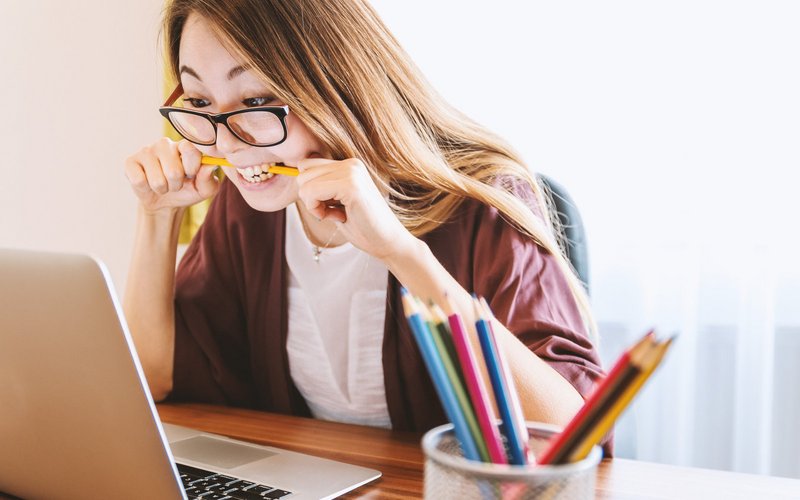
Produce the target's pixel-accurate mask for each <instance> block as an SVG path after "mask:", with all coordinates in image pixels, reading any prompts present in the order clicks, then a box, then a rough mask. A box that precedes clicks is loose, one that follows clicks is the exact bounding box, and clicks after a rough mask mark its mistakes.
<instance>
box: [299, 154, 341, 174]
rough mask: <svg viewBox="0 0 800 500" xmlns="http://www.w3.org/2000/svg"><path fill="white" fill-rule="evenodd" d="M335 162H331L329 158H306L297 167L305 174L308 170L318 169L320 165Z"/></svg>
mask: <svg viewBox="0 0 800 500" xmlns="http://www.w3.org/2000/svg"><path fill="white" fill-rule="evenodd" d="M334 161H335V160H330V159H328V158H319V157H316V158H306V159H304V160H300V161H298V162H297V163H296V164H295V166H296V167H297V170H298V171H300V173H303V172H305V171H306V170H308V169H310V168H314V167H318V166H320V165H327V164H328V163H333V162H334Z"/></svg>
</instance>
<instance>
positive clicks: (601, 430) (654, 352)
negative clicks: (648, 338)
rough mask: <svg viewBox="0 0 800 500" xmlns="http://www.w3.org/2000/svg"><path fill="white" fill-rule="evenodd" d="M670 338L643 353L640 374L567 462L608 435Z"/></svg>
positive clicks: (654, 367)
mask: <svg viewBox="0 0 800 500" xmlns="http://www.w3.org/2000/svg"><path fill="white" fill-rule="evenodd" d="M672 340H673V339H672V338H669V339H667V340H665V341H664V342H661V343H659V344H653V345H652V347H651V348H650V350H649V352H647V353H645V354H644V356H643V359H642V362H641V364H640V366H641V367H642V368H643V370H642V372H641V373H640V374H639V376H638V377H636V379H635V380H634V381H633V382H632V383H631V385H630V386H628V388H627V389H625V392H623V393H622V395H621V396H620V397H619V399H618V400H617V402H616V403H614V405H613V406H612V407H611V408H609V410H608V412H607V413H606V414H605V415H603V418H602V419H601V420H600V421H599V422H598V423H597V425H596V426H595V427H594V428H593V429H592V431H591V432H589V433H588V434H587V435H586V437H585V438H584V439H583V440H582V441H581V443H580V444H579V445H578V446H577V448H576V449H575V451H574V452H573V453H572V455H570V457H569V459H568V460H567V461H568V462H577V461H578V460H583V459H584V458H586V456H587V455H589V452H590V451H592V447H593V446H594V445H595V444H597V443H599V442H600V440H601V439H603V437H604V436H605V435H606V434H608V432H609V431H610V430H611V428H612V427H613V426H614V422H616V420H617V418H618V417H619V416H620V415H621V414H622V412H623V411H625V408H627V407H628V405H629V404H630V402H631V400H633V398H634V397H635V396H636V394H637V393H638V392H639V389H641V388H642V386H643V385H644V383H645V382H647V379H648V378H650V375H652V374H653V372H654V371H655V369H656V367H658V365H659V363H661V359H662V358H663V357H664V354H665V353H666V352H667V349H669V346H670V344H672Z"/></svg>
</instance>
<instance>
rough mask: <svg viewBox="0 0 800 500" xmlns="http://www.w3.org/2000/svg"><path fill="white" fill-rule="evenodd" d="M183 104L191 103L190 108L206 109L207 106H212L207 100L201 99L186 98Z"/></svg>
mask: <svg viewBox="0 0 800 500" xmlns="http://www.w3.org/2000/svg"><path fill="white" fill-rule="evenodd" d="M183 102H185V103H189V106H191V107H193V108H205V107H206V106H208V105H209V104H211V103H210V102H208V101H207V100H205V99H200V98H197V97H186V98H184V99H183Z"/></svg>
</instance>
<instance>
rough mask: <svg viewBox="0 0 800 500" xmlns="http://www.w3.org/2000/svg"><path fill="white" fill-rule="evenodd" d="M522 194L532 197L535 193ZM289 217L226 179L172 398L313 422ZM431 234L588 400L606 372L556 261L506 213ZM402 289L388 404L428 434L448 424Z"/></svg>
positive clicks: (388, 361)
mask: <svg viewBox="0 0 800 500" xmlns="http://www.w3.org/2000/svg"><path fill="white" fill-rule="evenodd" d="M515 189H516V190H517V194H518V195H519V196H521V197H523V198H524V199H527V200H528V201H530V200H532V199H533V197H532V192H531V191H530V188H524V189H523V188H520V187H519V186H515ZM284 221H285V217H284V211H283V210H281V211H279V212H273V213H270V212H259V211H256V210H253V209H252V208H250V207H249V206H248V205H247V204H246V203H245V201H244V200H243V199H242V197H241V195H240V194H239V193H238V191H237V190H236V188H235V187H234V186H233V185H232V184H231V183H230V182H227V181H225V182H223V184H222V187H221V189H220V192H219V194H218V195H217V196H216V198H215V199H214V201H213V203H212V205H211V208H210V209H209V212H208V216H207V218H206V221H205V223H204V224H203V226H202V227H201V228H200V231H199V232H198V234H197V235H196V237H195V238H194V240H193V241H192V243H191V245H190V246H189V248H188V249H187V251H186V254H185V255H184V257H183V259H182V261H181V263H180V266H179V268H178V272H177V281H176V291H175V367H174V382H173V384H174V385H173V390H172V393H171V395H170V398H171V399H174V400H191V401H198V402H208V403H214V404H221V405H232V406H240V407H247V408H254V409H259V410H265V411H271V412H278V413H286V414H293V415H302V416H310V412H309V409H308V406H306V403H305V401H304V399H303V397H302V396H301V394H300V392H299V391H298V390H297V388H296V387H295V385H294V383H293V382H292V378H291V376H290V374H289V359H288V355H287V352H286V336H287V325H288V321H287V294H286V290H287V273H286V269H287V266H286V258H285V255H284V248H285V244H284V235H285V228H284V226H285V223H284ZM422 239H423V240H424V241H425V243H427V244H428V246H429V247H430V249H431V250H432V252H433V254H434V255H435V256H436V257H437V258H438V260H439V262H441V263H442V265H443V266H444V267H445V268H446V269H447V271H448V272H449V273H450V274H451V275H452V276H453V277H454V278H455V279H456V280H458V282H459V283H460V284H461V285H462V286H463V287H464V288H465V289H466V290H467V291H469V292H475V293H477V294H478V295H482V296H484V297H486V300H487V301H489V304H490V306H491V308H492V310H493V311H494V313H495V315H496V316H497V318H498V319H499V320H500V321H501V322H502V323H503V324H504V325H506V327H507V328H508V329H509V330H510V331H511V332H513V333H514V334H515V335H517V336H518V337H519V339H520V340H521V341H522V342H523V343H525V345H527V346H528V347H529V348H530V349H531V350H532V351H533V352H534V353H536V354H537V355H538V356H539V357H540V358H542V359H543V360H544V361H545V362H547V363H548V364H549V365H550V366H552V367H553V368H554V369H555V370H556V371H558V372H559V373H560V374H561V375H562V376H564V378H565V379H567V380H568V381H569V382H570V383H571V384H572V385H573V386H574V387H575V388H576V389H577V390H578V392H579V393H580V394H581V395H582V396H583V397H584V398H586V397H587V396H588V394H589V392H590V391H591V389H592V387H593V385H594V383H595V382H597V381H598V380H599V379H600V378H601V377H602V371H601V368H600V363H599V359H598V355H597V351H596V350H595V348H594V347H593V345H592V344H591V342H590V341H589V339H588V337H587V334H586V331H585V329H584V326H583V323H582V321H581V318H580V314H579V311H578V307H577V304H576V302H575V300H574V298H573V296H572V294H571V293H570V290H569V287H568V285H567V282H566V280H565V278H564V275H563V274H562V272H561V270H560V269H559V267H558V266H557V264H556V261H555V259H554V258H553V257H552V255H550V254H549V253H548V252H546V251H545V250H544V249H542V248H541V247H540V246H538V245H537V244H535V243H534V242H532V241H531V240H530V239H529V238H526V237H525V236H523V235H522V234H520V233H519V232H518V231H517V230H515V229H514V228H512V227H511V226H510V225H509V224H508V223H507V222H506V220H505V219H503V218H502V217H501V216H500V215H499V213H498V211H497V210H496V209H493V208H489V207H487V206H485V205H483V204H481V203H479V202H477V201H472V200H467V201H464V202H463V203H462V204H461V205H460V207H459V208H458V209H457V211H456V213H455V215H454V216H453V217H452V218H451V220H450V221H449V222H447V223H446V224H443V225H442V226H440V227H439V228H437V229H436V230H434V231H432V232H430V233H428V234H427V235H425V236H423V237H422ZM399 288H400V285H399V283H398V282H397V280H396V279H395V278H394V276H392V275H391V274H390V275H389V283H388V293H387V303H386V321H385V326H384V338H383V370H384V382H385V386H386V402H387V405H388V410H389V416H390V417H391V421H392V427H393V428H394V429H398V430H412V431H425V430H427V429H430V428H432V427H434V426H436V425H440V424H442V423H444V422H445V421H446V418H445V415H444V411H443V409H442V407H441V405H440V403H439V401H438V398H437V396H436V393H435V390H434V388H433V385H432V383H431V380H430V378H429V377H428V373H427V371H426V370H425V366H424V364H423V361H422V358H421V356H420V353H419V350H418V349H417V346H416V344H415V342H414V339H413V336H412V334H411V331H410V330H409V326H408V323H407V322H406V319H405V317H404V316H403V308H402V304H401V301H400V293H399ZM607 451H610V450H607Z"/></svg>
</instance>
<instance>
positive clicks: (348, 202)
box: [297, 158, 414, 261]
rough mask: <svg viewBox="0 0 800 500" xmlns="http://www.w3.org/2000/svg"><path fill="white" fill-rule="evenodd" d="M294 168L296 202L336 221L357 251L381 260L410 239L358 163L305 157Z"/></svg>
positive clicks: (322, 216) (321, 216)
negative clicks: (297, 197) (296, 187)
mask: <svg viewBox="0 0 800 500" xmlns="http://www.w3.org/2000/svg"><path fill="white" fill-rule="evenodd" d="M297 168H298V170H299V171H300V173H299V175H298V176H297V184H298V195H299V198H300V201H301V202H302V203H303V204H304V205H305V207H306V208H307V209H308V210H309V211H310V212H311V214H312V215H314V216H315V217H317V218H319V219H330V220H333V221H336V222H337V224H339V231H340V233H341V234H343V235H344V236H345V237H346V238H347V239H348V241H350V243H352V244H353V245H354V246H356V247H357V248H359V249H360V250H362V251H364V252H366V253H368V254H370V255H372V256H374V257H376V258H378V259H381V260H384V261H385V260H387V259H389V258H390V257H391V256H392V255H394V254H395V253H397V252H398V251H400V250H401V249H403V248H405V246H406V245H408V244H409V243H411V242H412V241H413V240H414V236H413V235H412V234H411V233H410V232H408V230H407V229H406V228H405V227H404V226H403V225H402V224H401V223H400V221H399V220H398V219H397V217H396V216H395V215H394V212H392V210H391V208H389V205H388V204H387V203H386V200H385V199H384V196H383V195H382V194H381V192H380V191H379V190H378V187H377V186H376V185H375V182H374V181H373V180H372V177H371V176H370V174H369V171H368V170H367V167H366V166H365V165H364V163H363V162H362V161H361V160H359V159H356V158H348V159H346V160H342V161H335V160H328V159H323V158H309V159H306V160H302V161H300V162H298V163H297ZM331 202H335V203H336V205H332V203H331ZM339 205H341V206H339Z"/></svg>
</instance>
